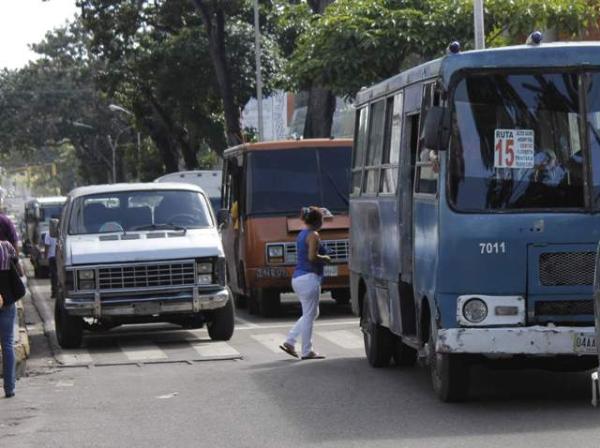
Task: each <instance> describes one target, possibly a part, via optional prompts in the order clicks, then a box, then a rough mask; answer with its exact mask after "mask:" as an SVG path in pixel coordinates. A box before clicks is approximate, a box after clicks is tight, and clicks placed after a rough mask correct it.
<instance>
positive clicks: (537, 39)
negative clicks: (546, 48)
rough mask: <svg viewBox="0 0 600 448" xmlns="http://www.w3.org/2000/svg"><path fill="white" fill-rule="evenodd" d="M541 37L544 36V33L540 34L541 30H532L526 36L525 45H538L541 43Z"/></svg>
mask: <svg viewBox="0 0 600 448" xmlns="http://www.w3.org/2000/svg"><path fill="white" fill-rule="evenodd" d="M543 38H544V35H543V34H542V32H541V31H534V32H533V33H531V34H530V35H529V37H528V38H527V41H526V42H525V43H526V44H527V45H539V44H541V43H542V39H543Z"/></svg>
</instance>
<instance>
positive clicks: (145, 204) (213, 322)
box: [51, 183, 234, 348]
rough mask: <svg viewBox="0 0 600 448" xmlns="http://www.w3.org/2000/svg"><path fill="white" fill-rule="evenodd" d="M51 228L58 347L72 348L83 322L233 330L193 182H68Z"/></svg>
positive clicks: (217, 333)
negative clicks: (78, 185) (79, 184)
mask: <svg viewBox="0 0 600 448" xmlns="http://www.w3.org/2000/svg"><path fill="white" fill-rule="evenodd" d="M51 227H52V229H51V232H52V233H54V234H56V235H57V237H58V244H57V265H58V272H59V287H58V291H57V300H56V306H55V321H56V334H57V338H58V341H59V344H60V345H61V346H62V347H64V348H73V347H78V346H80V345H81V342H82V337H83V330H84V328H89V327H90V326H92V327H94V326H95V327H99V328H100V329H103V328H112V327H114V326H117V325H121V324H127V323H144V322H156V321H162V322H172V323H176V324H180V325H183V326H187V327H194V328H197V327H200V326H202V325H204V324H206V325H207V328H208V333H209V335H210V337H211V338H212V339H214V340H228V339H229V338H230V337H231V336H232V334H233V330H234V309H233V304H232V300H231V293H230V291H229V289H228V288H227V287H226V279H225V258H224V252H223V247H222V244H221V240H220V237H219V233H218V231H217V227H216V222H215V218H214V214H213V212H212V210H211V207H210V204H209V201H208V198H207V196H206V194H205V193H204V191H203V190H202V189H201V188H200V187H197V186H194V185H188V184H181V183H160V184H158V183H148V184H116V185H101V186H90V187H82V188H77V189H75V190H73V191H72V192H71V193H70V194H69V195H68V198H67V202H66V204H65V208H64V212H63V215H62V220H61V222H60V223H58V222H57V221H55V222H53V223H52V226H51Z"/></svg>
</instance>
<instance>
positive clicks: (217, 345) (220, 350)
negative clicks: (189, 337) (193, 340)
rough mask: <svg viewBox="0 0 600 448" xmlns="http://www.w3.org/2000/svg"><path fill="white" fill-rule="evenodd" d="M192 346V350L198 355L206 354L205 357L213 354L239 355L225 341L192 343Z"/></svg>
mask: <svg viewBox="0 0 600 448" xmlns="http://www.w3.org/2000/svg"><path fill="white" fill-rule="evenodd" d="M192 347H194V350H196V351H197V352H198V354H199V355H200V356H206V357H207V358H210V357H214V356H240V352H238V351H237V350H236V349H235V348H233V347H232V346H231V345H229V344H228V343H227V342H207V343H205V344H194V345H192Z"/></svg>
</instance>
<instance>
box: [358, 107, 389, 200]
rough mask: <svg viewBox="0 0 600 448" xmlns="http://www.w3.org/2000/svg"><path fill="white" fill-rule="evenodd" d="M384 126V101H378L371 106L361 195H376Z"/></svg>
mask: <svg viewBox="0 0 600 448" xmlns="http://www.w3.org/2000/svg"><path fill="white" fill-rule="evenodd" d="M384 124H385V101H384V100H380V101H378V102H377V103H375V104H373V105H372V106H371V123H370V125H369V144H368V150H367V157H366V159H367V160H366V162H365V176H364V178H363V190H362V191H363V193H377V190H378V186H379V184H378V180H379V167H380V165H381V154H382V153H383V141H384Z"/></svg>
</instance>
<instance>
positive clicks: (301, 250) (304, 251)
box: [292, 229, 324, 278]
mask: <svg viewBox="0 0 600 448" xmlns="http://www.w3.org/2000/svg"><path fill="white" fill-rule="evenodd" d="M310 232H311V231H310V230H308V229H304V230H302V231H301V232H300V234H299V235H298V238H296V269H295V270H294V275H293V276H292V277H293V278H296V277H300V276H301V275H305V274H317V275H318V276H319V277H323V263H313V262H312V261H310V260H309V259H308V243H307V242H306V237H307V236H308V235H309V233H310ZM322 250H324V248H323V247H322V246H319V253H321V251H322Z"/></svg>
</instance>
